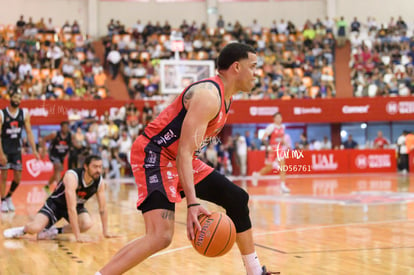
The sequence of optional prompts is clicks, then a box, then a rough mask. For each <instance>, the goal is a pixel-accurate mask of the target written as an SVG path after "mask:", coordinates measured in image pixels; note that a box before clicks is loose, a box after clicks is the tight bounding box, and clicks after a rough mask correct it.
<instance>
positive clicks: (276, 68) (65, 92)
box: [0, 16, 414, 100]
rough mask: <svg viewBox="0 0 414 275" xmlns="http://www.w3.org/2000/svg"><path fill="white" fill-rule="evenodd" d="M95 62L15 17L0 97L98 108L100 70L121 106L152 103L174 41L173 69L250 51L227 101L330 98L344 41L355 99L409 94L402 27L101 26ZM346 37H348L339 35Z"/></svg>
mask: <svg viewBox="0 0 414 275" xmlns="http://www.w3.org/2000/svg"><path fill="white" fill-rule="evenodd" d="M107 30H108V34H107V36H105V37H104V38H103V43H104V46H105V56H104V60H100V59H99V58H98V57H97V56H96V54H95V51H94V48H93V47H92V44H91V42H92V41H91V40H90V39H89V38H88V36H86V35H83V34H82V32H81V30H80V27H79V24H78V23H77V22H76V20H75V21H74V22H73V23H72V24H71V23H69V22H68V21H66V23H65V24H64V25H63V26H61V27H56V26H55V25H54V23H53V21H52V19H51V18H49V19H48V20H44V18H40V20H39V21H38V22H34V21H33V19H32V18H31V17H30V18H29V19H28V20H26V19H25V18H24V16H21V17H20V19H19V20H18V21H17V23H16V24H15V25H0V95H1V96H2V97H6V98H7V91H8V90H9V89H11V88H15V87H19V88H20V89H21V90H22V91H23V93H24V99H68V98H71V99H100V98H105V97H107V96H108V94H109V92H108V90H107V88H106V85H105V84H106V78H107V75H106V74H105V71H104V68H106V69H108V70H109V73H110V77H112V78H114V79H115V78H116V77H117V75H118V73H121V74H122V76H123V78H124V80H125V84H126V85H127V87H128V91H129V95H130V98H131V99H148V98H151V99H158V98H162V95H161V94H160V68H159V61H160V60H161V59H172V58H173V57H174V52H173V51H172V41H173V40H182V41H183V42H184V51H183V52H180V55H179V56H180V59H182V60H189V59H191V60H193V59H194V60H215V58H216V57H217V54H218V52H219V51H220V49H221V47H222V46H223V45H225V44H226V43H228V42H230V41H234V40H237V41H240V42H245V43H247V44H250V45H252V46H253V47H254V48H255V49H256V50H257V52H258V70H257V74H258V78H257V83H256V87H255V88H254V90H253V92H252V93H251V94H243V95H239V96H236V99H240V98H241V99H282V100H286V99H291V98H326V97H333V96H335V85H334V83H335V72H334V66H333V64H334V62H335V60H334V59H335V58H334V57H335V46H336V45H339V46H341V45H343V44H344V43H345V41H346V39H347V38H348V37H349V39H350V41H351V45H352V56H351V64H350V66H351V77H352V85H353V87H354V94H355V96H359V97H360V96H388V95H390V96H396V95H401V96H406V95H410V94H411V93H413V92H414V72H413V71H414V70H413V64H414V63H413V62H414V61H413V58H414V47H413V46H414V39H413V37H412V36H411V35H410V30H409V27H408V25H407V23H406V22H405V21H404V20H403V19H402V18H401V17H399V18H398V19H397V20H395V19H394V18H393V17H392V18H391V19H390V21H389V23H388V24H378V23H377V22H376V20H375V18H371V17H369V18H368V20H367V22H366V24H363V23H361V22H360V21H358V19H357V18H354V20H353V21H352V22H351V23H350V24H348V23H347V22H346V21H345V19H344V18H343V17H341V18H339V19H338V20H335V21H334V20H332V19H329V18H328V17H327V18H325V20H320V19H316V20H315V21H314V22H311V21H310V20H308V21H306V23H305V24H304V25H303V26H297V25H295V24H294V23H293V22H292V21H285V20H283V19H281V20H279V21H277V20H273V22H272V24H271V25H270V26H263V25H261V24H260V22H258V20H256V19H255V20H253V22H252V23H251V24H250V25H245V26H243V25H242V24H241V23H240V22H239V21H236V22H234V23H233V22H226V21H225V20H224V19H223V18H222V17H221V16H220V18H219V20H218V21H217V25H216V27H214V28H209V27H207V25H206V24H205V23H202V24H197V23H196V22H191V23H189V22H187V21H186V20H183V21H182V23H181V24H180V25H179V26H174V27H172V26H171V25H170V24H169V23H168V21H166V22H164V24H161V23H160V22H159V21H157V22H155V23H152V22H151V21H149V22H147V23H146V24H145V23H143V22H141V21H140V20H138V21H137V23H136V24H134V25H133V26H130V27H125V26H124V25H123V24H122V23H121V22H120V21H119V20H116V21H115V20H111V21H110V22H109V24H108V25H107ZM348 32H349V33H350V35H349V36H348V34H347V33H348Z"/></svg>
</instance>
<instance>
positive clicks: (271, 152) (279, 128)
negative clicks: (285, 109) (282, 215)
mask: <svg viewBox="0 0 414 275" xmlns="http://www.w3.org/2000/svg"><path fill="white" fill-rule="evenodd" d="M262 141H263V143H265V144H268V146H267V157H266V160H265V166H264V167H263V168H262V169H260V171H259V172H254V173H253V184H255V185H256V184H257V178H258V177H259V175H261V176H263V175H267V174H268V173H270V172H271V171H272V170H273V169H275V170H278V172H279V175H280V191H282V193H290V189H289V188H288V187H287V186H286V183H285V179H286V172H285V169H283V166H284V165H285V159H284V154H283V151H284V150H286V149H287V148H288V147H289V144H288V141H287V135H286V133H285V126H284V125H283V124H282V114H281V113H276V114H274V115H273V123H272V124H269V125H268V126H267V128H266V130H265V134H264V135H263V138H262Z"/></svg>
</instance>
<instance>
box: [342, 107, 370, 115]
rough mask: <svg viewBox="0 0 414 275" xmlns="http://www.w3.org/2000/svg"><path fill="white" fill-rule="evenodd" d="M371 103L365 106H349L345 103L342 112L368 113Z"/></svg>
mask: <svg viewBox="0 0 414 275" xmlns="http://www.w3.org/2000/svg"><path fill="white" fill-rule="evenodd" d="M369 107H370V105H365V106H348V105H344V106H343V107H342V113H344V114H367V113H368V109H369Z"/></svg>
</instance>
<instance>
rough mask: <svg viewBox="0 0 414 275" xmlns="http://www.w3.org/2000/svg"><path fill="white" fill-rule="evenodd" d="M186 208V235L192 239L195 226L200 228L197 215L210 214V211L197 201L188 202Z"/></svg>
mask: <svg viewBox="0 0 414 275" xmlns="http://www.w3.org/2000/svg"><path fill="white" fill-rule="evenodd" d="M187 208H188V210H187V237H188V239H189V240H190V241H192V240H193V239H194V229H195V228H197V229H198V230H201V226H200V222H199V221H198V216H200V215H201V214H204V215H207V216H210V215H211V213H210V212H209V211H208V210H207V209H205V208H204V207H203V206H201V205H200V204H198V203H196V204H189V205H188V206H187Z"/></svg>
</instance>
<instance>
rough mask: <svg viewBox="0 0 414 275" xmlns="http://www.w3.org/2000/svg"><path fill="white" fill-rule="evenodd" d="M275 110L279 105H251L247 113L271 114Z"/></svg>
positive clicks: (277, 109)
mask: <svg viewBox="0 0 414 275" xmlns="http://www.w3.org/2000/svg"><path fill="white" fill-rule="evenodd" d="M277 112H279V107H277V106H269V107H256V106H252V107H250V109H249V113H250V115H251V116H273V115H274V114H275V113H277Z"/></svg>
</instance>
